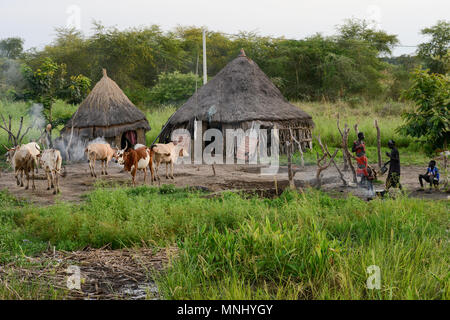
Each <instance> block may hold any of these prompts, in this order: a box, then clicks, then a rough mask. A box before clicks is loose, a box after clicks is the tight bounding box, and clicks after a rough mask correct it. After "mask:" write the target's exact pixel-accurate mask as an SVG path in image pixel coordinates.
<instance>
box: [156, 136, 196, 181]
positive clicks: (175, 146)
mask: <svg viewBox="0 0 450 320" xmlns="http://www.w3.org/2000/svg"><path fill="white" fill-rule="evenodd" d="M150 149H151V150H152V151H153V152H154V153H155V172H156V177H157V178H158V180H160V178H159V174H158V169H159V165H160V164H161V163H165V164H166V179H169V175H168V168H167V166H168V165H170V178H171V179H174V177H173V165H174V163H175V162H177V159H178V157H186V156H188V155H189V154H188V153H187V151H186V149H185V148H184V147H183V146H182V145H181V144H179V143H178V142H177V141H173V142H169V143H167V144H163V143H156V144H154V145H152V146H151V148H150Z"/></svg>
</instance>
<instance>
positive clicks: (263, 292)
mask: <svg viewBox="0 0 450 320" xmlns="http://www.w3.org/2000/svg"><path fill="white" fill-rule="evenodd" d="M2 197H3V198H4V199H5V201H4V205H3V206H2V207H1V209H0V216H2V217H4V218H3V223H2V225H6V226H7V227H5V228H9V229H12V230H16V231H15V232H14V233H12V235H11V236H7V237H6V238H5V235H4V233H2V234H1V235H0V254H1V255H3V261H10V260H11V259H14V253H15V254H17V252H18V250H19V249H18V248H20V250H22V251H20V252H26V253H28V254H31V253H33V252H38V251H39V248H40V246H41V245H45V244H47V242H50V243H51V244H52V245H55V246H56V248H57V249H65V250H76V249H81V248H83V247H85V246H93V247H101V246H103V245H105V244H111V246H112V247H113V248H121V247H126V246H140V245H142V244H146V245H148V246H155V247H158V248H159V247H165V246H168V245H172V244H174V243H176V244H177V245H178V247H179V248H180V253H179V257H178V258H177V259H176V260H174V261H172V265H171V267H170V268H169V269H168V270H167V271H166V272H165V273H162V274H160V275H159V276H158V283H159V287H160V290H161V292H162V294H163V296H164V298H167V299H219V298H220V299H449V298H450V290H449V288H450V273H449V271H448V265H449V262H450V259H449V258H450V255H449V252H450V251H449V248H448V244H449V234H448V229H449V227H450V224H449V220H448V209H449V204H448V202H445V201H434V202H432V201H425V200H419V199H410V198H406V197H399V198H397V199H386V200H374V201H371V202H364V201H361V200H359V199H358V198H354V197H350V198H347V199H333V198H330V197H329V196H327V195H326V194H323V193H321V192H317V191H313V190H309V191H307V192H306V193H304V194H297V193H294V192H288V191H287V192H285V193H283V194H282V196H280V197H279V198H276V199H259V198H246V197H242V196H240V195H236V194H233V193H225V194H223V196H221V197H219V198H215V199H207V198H204V197H202V195H201V194H199V193H192V192H188V191H187V190H184V189H176V188H174V187H173V186H165V187H162V188H160V189H158V188H153V187H146V186H141V187H138V188H122V189H103V188H99V189H97V190H95V191H94V192H92V193H91V194H90V195H88V198H87V201H86V202H85V203H84V204H81V205H72V204H64V203H59V204H57V205H54V206H50V207H46V208H36V207H33V206H31V205H27V204H23V203H20V202H19V203H18V202H15V200H14V199H12V198H11V197H10V196H8V195H7V194H6V193H5V192H3V195H2ZM5 231H6V230H5ZM8 237H9V238H8ZM23 237H26V238H27V239H28V242H27V244H26V245H24V244H23V243H22V238H23ZM23 250H25V251H23ZM26 250H28V251H26ZM8 252H9V254H8ZM370 265H377V266H379V267H380V270H381V281H382V288H381V289H380V290H369V289H367V288H366V279H367V277H368V274H367V273H366V269H367V267H368V266H370Z"/></svg>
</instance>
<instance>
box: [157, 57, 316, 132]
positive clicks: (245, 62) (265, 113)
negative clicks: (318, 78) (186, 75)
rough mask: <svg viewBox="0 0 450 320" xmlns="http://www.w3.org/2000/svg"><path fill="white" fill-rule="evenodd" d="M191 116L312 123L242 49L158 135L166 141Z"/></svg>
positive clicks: (280, 124)
mask: <svg viewBox="0 0 450 320" xmlns="http://www.w3.org/2000/svg"><path fill="white" fill-rule="evenodd" d="M194 118H197V120H202V121H208V122H210V123H211V122H215V123H239V122H246V121H258V120H259V121H261V122H265V123H267V122H272V123H277V124H278V127H279V128H283V127H284V128H288V127H291V126H297V127H298V126H305V127H313V126H314V123H313V121H312V117H311V116H310V115H309V114H307V113H306V112H304V111H302V110H300V109H299V108H298V107H296V106H294V105H292V104H290V103H289V102H288V101H287V100H286V99H285V98H284V97H283V95H282V94H281V92H280V90H278V88H277V87H276V86H275V85H274V84H273V83H272V81H270V79H269V78H268V77H267V76H266V74H265V73H264V72H263V71H262V70H261V69H260V68H259V67H258V65H257V64H256V63H255V62H254V61H253V60H251V59H250V58H248V57H247V56H246V55H245V53H244V51H243V50H241V54H240V55H239V56H238V57H237V58H235V59H234V60H233V61H231V62H230V63H228V64H227V65H226V66H225V68H223V69H222V70H221V71H220V72H219V73H218V74H217V75H216V76H215V77H214V78H213V79H212V80H210V81H209V82H208V83H207V84H206V85H204V86H203V87H202V88H200V89H199V90H198V92H197V93H196V94H194V95H193V96H192V97H191V98H190V99H189V100H188V101H187V102H186V103H185V104H184V105H183V106H181V107H180V109H179V110H178V111H177V112H176V113H175V114H174V115H173V116H172V117H171V118H170V119H169V121H168V123H167V126H166V128H165V129H164V131H163V132H162V134H161V137H162V138H163V140H167V137H168V136H169V135H170V132H171V131H172V130H173V129H175V128H177V127H179V126H181V125H182V124H183V123H186V122H191V123H192V121H193V119H194ZM184 127H186V126H184ZM188 127H189V128H190V127H191V126H190V125H189V126H188Z"/></svg>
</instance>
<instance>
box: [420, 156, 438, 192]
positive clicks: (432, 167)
mask: <svg viewBox="0 0 450 320" xmlns="http://www.w3.org/2000/svg"><path fill="white" fill-rule="evenodd" d="M422 180H425V181H426V182H428V183H429V184H430V190H431V188H432V187H433V185H434V186H435V187H436V188H437V187H438V185H439V170H438V168H437V167H436V161H434V160H431V161H430V162H429V163H428V168H427V172H426V173H425V174H419V183H420V189H419V190H418V191H423V181H422Z"/></svg>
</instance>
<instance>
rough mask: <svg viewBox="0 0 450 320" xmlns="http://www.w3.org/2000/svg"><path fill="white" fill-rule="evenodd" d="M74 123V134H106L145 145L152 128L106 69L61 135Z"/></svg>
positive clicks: (85, 136) (119, 140)
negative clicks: (146, 133) (146, 134)
mask: <svg viewBox="0 0 450 320" xmlns="http://www.w3.org/2000/svg"><path fill="white" fill-rule="evenodd" d="M72 126H73V133H74V135H78V136H79V137H80V138H83V139H89V140H90V139H94V138H97V137H104V138H105V139H106V140H107V141H108V142H112V143H115V144H116V145H118V146H119V145H121V144H123V143H124V142H125V139H128V140H129V141H130V142H131V143H132V144H134V143H143V144H145V132H146V131H149V130H150V125H149V123H148V121H147V118H146V117H145V115H144V113H143V112H142V111H141V110H139V109H138V108H137V107H136V106H135V105H134V104H133V103H132V102H131V101H130V99H128V97H127V96H126V95H125V94H124V93H123V91H122V90H121V89H120V88H119V86H118V85H117V84H116V83H115V82H114V81H113V80H112V79H111V78H109V77H108V75H107V74H106V70H105V69H103V77H102V78H101V79H100V81H99V82H97V84H96V85H95V87H94V88H93V89H92V91H91V92H90V93H89V95H88V96H87V97H86V99H84V101H83V102H82V103H81V104H80V106H79V107H78V110H77V111H76V112H75V113H74V115H73V116H72V118H71V119H70V120H69V121H68V122H67V124H66V125H65V127H64V128H63V130H62V131H61V134H62V135H70V133H71V130H72ZM131 140H132V141H131ZM129 144H130V143H129Z"/></svg>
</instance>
